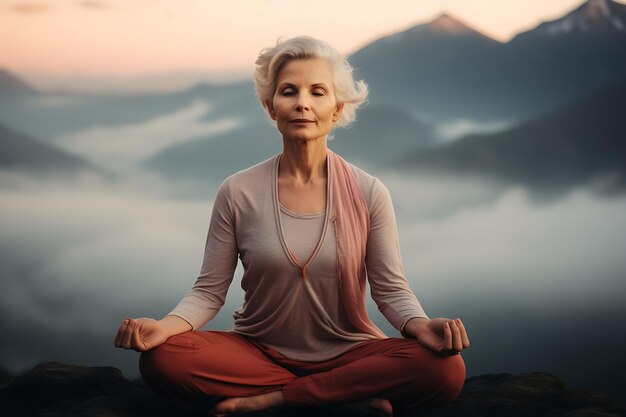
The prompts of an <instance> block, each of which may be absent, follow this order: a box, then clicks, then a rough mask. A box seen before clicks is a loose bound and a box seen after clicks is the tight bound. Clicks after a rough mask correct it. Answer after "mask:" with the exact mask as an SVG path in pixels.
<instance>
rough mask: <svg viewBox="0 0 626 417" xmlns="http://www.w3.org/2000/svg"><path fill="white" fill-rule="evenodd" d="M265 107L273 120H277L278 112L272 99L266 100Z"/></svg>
mask: <svg viewBox="0 0 626 417" xmlns="http://www.w3.org/2000/svg"><path fill="white" fill-rule="evenodd" d="M265 108H266V109H267V112H268V113H269V115H270V117H271V118H272V120H276V112H275V111H274V105H273V103H272V101H271V100H265Z"/></svg>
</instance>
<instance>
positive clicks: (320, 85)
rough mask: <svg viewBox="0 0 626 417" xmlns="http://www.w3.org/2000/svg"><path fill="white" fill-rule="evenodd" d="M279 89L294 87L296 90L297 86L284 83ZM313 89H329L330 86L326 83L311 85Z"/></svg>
mask: <svg viewBox="0 0 626 417" xmlns="http://www.w3.org/2000/svg"><path fill="white" fill-rule="evenodd" d="M278 87H279V88H280V87H292V88H295V87H296V86H295V84H292V83H282V84H280V85H279V86H278ZM311 87H312V88H315V87H324V88H328V86H327V85H326V83H315V84H311Z"/></svg>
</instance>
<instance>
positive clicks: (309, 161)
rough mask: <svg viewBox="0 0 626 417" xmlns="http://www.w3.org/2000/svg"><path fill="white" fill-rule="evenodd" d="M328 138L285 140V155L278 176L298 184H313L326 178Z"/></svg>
mask: <svg viewBox="0 0 626 417" xmlns="http://www.w3.org/2000/svg"><path fill="white" fill-rule="evenodd" d="M327 150H328V148H327V146H326V137H325V136H324V137H321V138H319V139H316V140H308V141H307V140H303V141H293V140H285V139H284V138H283V155H282V157H281V160H280V165H279V173H278V176H279V177H281V178H285V179H287V178H290V179H292V180H293V181H295V182H296V183H302V184H307V183H312V182H314V181H316V180H318V179H322V178H326V153H327Z"/></svg>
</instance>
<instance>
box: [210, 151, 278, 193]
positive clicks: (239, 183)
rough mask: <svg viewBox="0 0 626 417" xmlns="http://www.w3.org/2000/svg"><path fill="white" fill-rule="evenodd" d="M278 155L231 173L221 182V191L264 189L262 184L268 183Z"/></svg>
mask: <svg viewBox="0 0 626 417" xmlns="http://www.w3.org/2000/svg"><path fill="white" fill-rule="evenodd" d="M276 157H277V155H274V156H272V157H270V158H268V159H266V160H264V161H262V162H259V163H258V164H255V165H253V166H251V167H249V168H246V169H242V170H241V171H237V172H235V173H234V174H231V175H229V176H228V177H226V179H224V181H222V183H221V184H220V187H219V189H220V191H222V192H225V193H227V194H231V193H236V192H239V193H249V192H253V191H255V190H260V189H263V187H262V185H266V184H267V182H268V181H269V180H270V179H271V176H272V169H273V164H274V160H275V159H276Z"/></svg>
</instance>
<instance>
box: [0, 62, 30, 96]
mask: <svg viewBox="0 0 626 417" xmlns="http://www.w3.org/2000/svg"><path fill="white" fill-rule="evenodd" d="M36 94H37V91H36V90H35V89H33V88H32V87H31V86H29V85H28V84H27V83H26V82H24V81H22V80H21V79H20V78H19V77H17V76H16V75H13V74H12V73H10V72H9V71H7V70H5V69H2V68H0V95H5V96H11V97H19V96H33V95H36Z"/></svg>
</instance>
